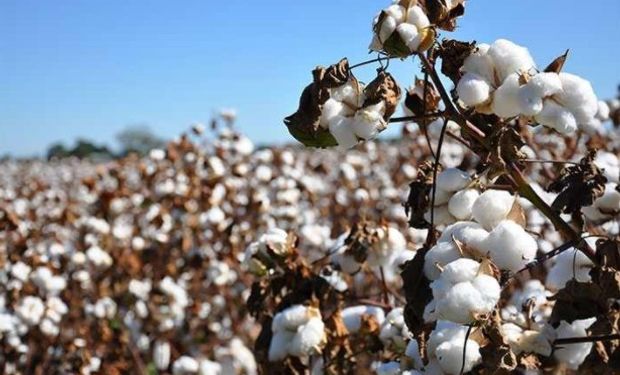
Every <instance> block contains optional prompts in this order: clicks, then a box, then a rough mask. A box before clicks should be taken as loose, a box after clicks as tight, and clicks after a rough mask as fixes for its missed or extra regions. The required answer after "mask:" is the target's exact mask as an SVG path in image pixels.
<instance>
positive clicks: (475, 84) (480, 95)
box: [456, 73, 491, 107]
mask: <svg viewBox="0 0 620 375" xmlns="http://www.w3.org/2000/svg"><path fill="white" fill-rule="evenodd" d="M490 92H491V87H490V86H489V83H488V82H487V81H486V80H485V79H484V78H482V77H481V76H479V75H478V74H476V73H466V74H465V75H464V76H463V77H462V78H461V79H460V80H459V83H458V85H457V86H456V93H457V94H458V96H459V99H460V100H461V101H462V102H463V104H465V105H466V106H468V107H471V106H476V105H478V104H481V103H484V102H486V101H487V100H488V99H489V96H490Z"/></svg>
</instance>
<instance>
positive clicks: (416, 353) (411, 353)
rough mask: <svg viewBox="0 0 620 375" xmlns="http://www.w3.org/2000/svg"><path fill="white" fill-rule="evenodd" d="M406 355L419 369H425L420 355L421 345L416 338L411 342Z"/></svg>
mask: <svg viewBox="0 0 620 375" xmlns="http://www.w3.org/2000/svg"><path fill="white" fill-rule="evenodd" d="M405 355H406V356H407V357H409V358H411V359H412V360H413V366H414V367H415V368H417V369H421V368H422V367H424V362H423V361H422V356H421V355H420V344H418V340H416V339H415V338H413V339H411V340H409V343H408V344H407V349H405Z"/></svg>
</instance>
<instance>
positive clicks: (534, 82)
mask: <svg viewBox="0 0 620 375" xmlns="http://www.w3.org/2000/svg"><path fill="white" fill-rule="evenodd" d="M523 88H527V89H528V90H529V92H530V93H531V94H533V95H535V96H537V97H540V98H545V97H548V96H551V95H554V94H557V93H558V92H560V91H562V80H560V76H559V75H558V74H557V73H547V72H541V73H537V74H535V75H534V76H533V77H531V78H530V80H529V81H528V82H527V83H526V84H525V86H523Z"/></svg>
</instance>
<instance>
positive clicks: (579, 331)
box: [553, 318, 596, 370]
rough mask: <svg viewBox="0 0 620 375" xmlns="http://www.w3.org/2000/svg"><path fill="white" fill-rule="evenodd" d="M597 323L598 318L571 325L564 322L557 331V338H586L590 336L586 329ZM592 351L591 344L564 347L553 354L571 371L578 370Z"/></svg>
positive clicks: (578, 321)
mask: <svg viewBox="0 0 620 375" xmlns="http://www.w3.org/2000/svg"><path fill="white" fill-rule="evenodd" d="M595 321H596V318H590V319H582V320H575V321H574V322H572V323H571V324H569V323H567V322H566V321H564V320H563V321H561V322H560V325H559V327H558V328H557V329H556V333H557V338H558V339H562V338H567V337H586V336H587V335H588V333H587V332H586V329H588V328H589V327H590V326H591V325H592V324H593V323H594V322H595ZM591 350H592V343H591V342H585V343H579V344H570V345H562V346H561V347H558V348H556V350H555V351H554V352H553V356H554V357H555V359H557V360H558V361H559V362H562V363H564V364H566V366H567V367H568V368H569V369H571V370H577V369H578V368H579V366H580V365H581V364H582V363H583V361H584V360H585V359H586V357H587V356H588V354H590V351H591Z"/></svg>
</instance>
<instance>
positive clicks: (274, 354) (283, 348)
mask: <svg viewBox="0 0 620 375" xmlns="http://www.w3.org/2000/svg"><path fill="white" fill-rule="evenodd" d="M293 336H295V332H292V331H278V332H275V333H274V334H273V336H271V343H270V344H269V361H271V362H277V361H281V360H283V359H284V358H286V356H288V346H289V344H290V343H291V340H292V339H293Z"/></svg>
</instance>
